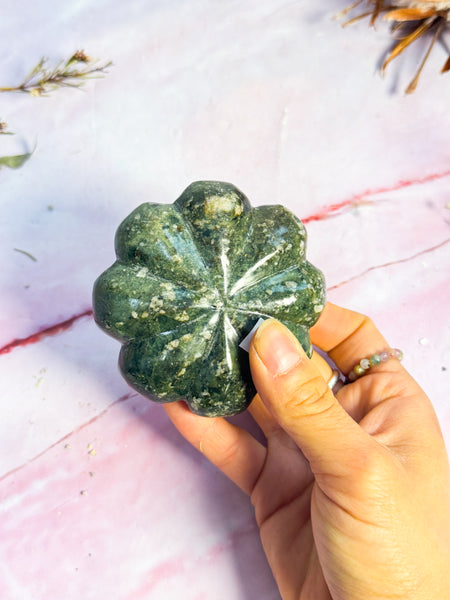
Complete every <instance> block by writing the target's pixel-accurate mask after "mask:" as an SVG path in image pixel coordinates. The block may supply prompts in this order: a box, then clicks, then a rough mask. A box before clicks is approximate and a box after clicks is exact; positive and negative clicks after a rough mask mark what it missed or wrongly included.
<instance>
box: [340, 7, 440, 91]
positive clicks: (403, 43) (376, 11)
mask: <svg viewBox="0 0 450 600" xmlns="http://www.w3.org/2000/svg"><path fill="white" fill-rule="evenodd" d="M363 3H364V4H366V5H367V8H368V10H367V11H365V12H363V13H361V14H359V15H357V16H356V17H354V18H352V19H350V20H349V21H347V22H346V23H344V25H350V24H352V23H355V22H356V21H359V20H360V19H363V18H365V17H370V24H371V25H374V23H375V21H376V20H377V18H378V17H379V16H380V15H381V14H383V15H384V19H386V20H387V21H391V23H392V33H393V35H394V37H395V39H396V40H398V42H397V44H396V45H395V46H394V47H393V49H392V50H391V51H390V52H389V53H388V55H387V56H386V59H385V60H384V62H383V65H382V66H381V72H382V73H384V70H385V69H386V67H387V65H388V64H389V63H390V62H391V61H392V60H394V58H396V57H397V56H399V55H400V54H401V53H402V52H403V51H404V50H405V48H407V47H408V46H410V45H411V44H412V43H414V42H415V41H416V40H418V39H419V38H421V37H423V36H425V35H428V34H431V41H430V45H429V46H428V49H427V52H426V54H425V56H424V58H423V60H422V62H421V63H420V65H419V67H418V69H417V71H416V74H415V75H414V77H413V79H412V81H411V82H410V84H409V85H408V87H407V88H406V90H405V91H406V93H407V94H411V93H412V92H414V90H415V89H416V87H417V84H418V82H419V78H420V75H421V73H422V70H423V68H424V66H425V63H426V62H427V60H428V58H429V56H430V53H431V50H432V48H433V46H434V44H435V43H436V41H437V40H438V39H439V38H440V37H441V36H442V34H443V32H444V30H445V29H446V28H447V27H448V26H449V24H450V2H449V1H448V0H391V1H390V2H385V0H358V1H357V2H355V3H354V4H352V5H351V6H349V7H348V8H347V9H345V10H344V11H342V12H341V13H340V15H341V16H344V15H347V14H348V13H350V12H351V11H353V10H354V9H355V8H357V7H358V6H360V5H362V4H363ZM447 71H450V56H449V57H448V58H447V60H446V62H445V64H444V66H443V67H442V69H441V73H446V72H447Z"/></svg>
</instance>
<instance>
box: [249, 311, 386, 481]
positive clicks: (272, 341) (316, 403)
mask: <svg viewBox="0 0 450 600" xmlns="http://www.w3.org/2000/svg"><path fill="white" fill-rule="evenodd" d="M250 365H251V369H252V376H253V381H254V383H255V386H256V389H257V390H258V394H259V396H260V397H261V400H262V401H263V403H264V405H265V406H266V408H267V410H268V412H269V413H270V414H271V415H272V416H273V418H274V420H275V421H276V422H277V423H279V424H280V425H281V427H282V428H283V429H284V430H285V431H286V432H287V433H289V435H290V436H291V437H292V438H293V439H294V441H295V442H296V444H297V446H298V447H299V448H300V449H301V450H302V452H303V453H304V454H305V456H306V458H307V459H308V460H309V462H310V464H311V468H312V470H313V471H314V472H315V473H316V474H317V473H321V472H326V473H328V474H329V473H333V474H336V475H337V474H339V475H341V474H342V475H345V474H349V473H351V471H352V469H353V466H354V464H355V461H356V463H358V461H359V460H360V458H361V456H363V455H364V452H365V450H366V449H367V446H369V447H370V446H371V445H372V444H375V442H374V441H373V440H371V438H370V437H369V436H368V435H367V434H366V433H365V432H364V431H363V430H362V429H361V428H360V427H359V425H358V424H357V423H356V422H355V421H354V420H353V419H352V418H351V417H350V416H349V415H348V414H347V413H346V412H345V410H344V409H343V408H342V406H341V405H340V404H339V403H338V401H337V400H336V398H335V397H334V396H333V393H332V392H331V390H330V389H329V387H328V385H327V383H326V382H325V380H324V378H323V377H322V376H321V374H320V371H319V369H318V368H317V366H316V365H315V364H314V363H313V362H312V361H311V360H309V359H308V358H307V356H306V354H305V352H304V351H303V349H302V347H301V345H300V344H299V343H298V341H297V340H296V339H295V337H294V336H293V335H292V333H291V332H290V331H289V330H288V329H287V328H286V327H284V326H283V325H282V324H281V323H279V322H278V321H275V320H273V319H269V320H267V321H264V323H263V324H262V325H261V326H260V327H259V329H258V331H257V332H256V334H255V335H254V337H253V340H252V344H251V346H250Z"/></svg>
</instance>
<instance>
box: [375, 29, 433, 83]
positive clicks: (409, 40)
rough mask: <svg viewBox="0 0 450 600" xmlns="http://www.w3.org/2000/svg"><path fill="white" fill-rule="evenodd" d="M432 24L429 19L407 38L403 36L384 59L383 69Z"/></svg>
mask: <svg viewBox="0 0 450 600" xmlns="http://www.w3.org/2000/svg"><path fill="white" fill-rule="evenodd" d="M431 25H432V23H430V21H428V20H427V21H425V22H424V23H422V24H421V25H419V27H417V28H416V29H414V31H413V32H412V33H410V34H409V35H408V36H406V37H405V38H403V39H402V40H401V41H400V42H399V43H398V44H397V45H396V46H395V47H394V49H393V50H391V52H390V53H389V55H388V57H387V58H386V60H385V61H384V63H383V66H382V67H381V70H382V71H384V70H385V69H386V67H387V65H388V64H389V63H390V62H391V60H393V59H394V58H396V57H397V56H398V55H399V54H401V53H402V52H403V50H404V49H405V48H406V47H407V46H409V45H410V44H412V43H413V42H414V41H415V40H417V39H418V38H419V37H420V36H421V35H423V34H424V33H425V31H427V30H428V29H430V27H431Z"/></svg>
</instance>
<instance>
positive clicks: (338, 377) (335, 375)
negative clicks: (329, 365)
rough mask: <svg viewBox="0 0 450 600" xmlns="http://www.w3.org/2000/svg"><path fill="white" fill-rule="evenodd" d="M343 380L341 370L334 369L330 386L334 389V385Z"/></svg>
mask: <svg viewBox="0 0 450 600" xmlns="http://www.w3.org/2000/svg"><path fill="white" fill-rule="evenodd" d="M340 380H341V374H340V373H339V371H336V369H334V371H333V372H332V373H331V377H330V379H329V381H328V387H329V388H330V390H333V388H334V386H335V385H336V384H337V383H338V382H339V381H340Z"/></svg>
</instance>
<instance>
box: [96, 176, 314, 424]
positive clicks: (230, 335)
mask: <svg viewBox="0 0 450 600" xmlns="http://www.w3.org/2000/svg"><path fill="white" fill-rule="evenodd" d="M305 242H306V233H305V229H304V227H303V225H302V223H301V222H300V221H299V220H298V219H297V218H296V217H295V216H294V215H293V214H292V213H290V212H289V211H288V210H287V209H285V208H284V207H282V206H259V207H257V208H252V207H251V206H250V203H249V201H248V199H247V198H246V197H245V196H244V194H242V192H240V191H239V190H238V189H237V188H235V187H234V186H233V185H231V184H229V183H221V182H215V181H198V182H196V183H193V184H192V185H190V186H189V187H188V188H187V189H186V190H185V191H184V192H183V194H182V195H181V196H180V198H178V200H177V201H176V202H175V203H174V204H152V203H147V204H142V205H141V206H139V207H138V208H136V210H134V211H133V212H132V213H131V214H130V215H129V216H128V217H127V218H126V219H125V220H124V221H123V223H122V224H121V225H120V226H119V229H118V230H117V234H116V255H117V260H116V262H115V263H114V264H113V265H112V266H111V267H110V268H109V269H107V270H106V271H105V272H104V273H103V274H102V275H100V277H99V278H98V279H97V281H96V282H95V286H94V315H95V320H96V322H97V323H98V324H99V325H100V327H101V328H102V329H104V330H105V331H106V332H107V333H109V334H110V335H112V336H113V337H115V338H116V339H118V340H120V341H121V342H122V344H123V346H122V350H121V352H120V359H119V364H120V369H121V371H122V374H123V376H124V377H125V379H126V380H127V381H128V383H129V384H130V385H131V386H132V387H133V388H135V389H136V390H138V391H139V392H141V393H142V394H143V395H144V396H147V397H148V398H150V399H151V400H155V401H157V402H172V401H174V400H181V399H183V400H186V401H187V403H188V405H189V407H190V408H191V410H192V411H193V412H195V413H197V414H200V415H206V416H218V415H233V414H236V413H239V412H241V411H243V410H245V409H246V408H247V406H248V404H249V403H250V401H251V399H252V396H253V394H254V388H253V385H252V382H251V376H250V372H249V364H248V354H247V352H246V351H245V350H242V349H241V348H240V347H239V343H240V342H241V341H242V340H243V339H244V338H245V337H246V336H247V334H248V332H249V331H250V330H251V329H252V327H253V326H254V325H255V323H256V322H257V321H258V319H259V318H263V319H264V318H267V317H275V318H276V319H279V320H280V321H281V322H282V323H284V324H285V325H286V326H287V327H289V329H290V330H291V331H292V332H293V333H294V334H295V335H296V336H297V338H298V339H299V340H300V342H301V344H302V345H303V347H304V348H305V350H306V352H307V353H308V354H309V355H310V354H311V351H312V349H311V342H310V340H309V328H310V327H311V326H312V325H314V323H315V322H316V321H317V319H318V317H319V315H320V313H321V311H322V309H323V306H324V303H325V286H324V279H323V276H322V273H321V272H320V271H319V270H317V269H316V268H315V267H313V266H312V265H311V264H310V263H309V262H307V261H306V260H305V249H306V248H305Z"/></svg>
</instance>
